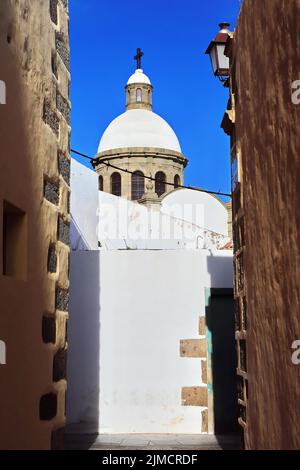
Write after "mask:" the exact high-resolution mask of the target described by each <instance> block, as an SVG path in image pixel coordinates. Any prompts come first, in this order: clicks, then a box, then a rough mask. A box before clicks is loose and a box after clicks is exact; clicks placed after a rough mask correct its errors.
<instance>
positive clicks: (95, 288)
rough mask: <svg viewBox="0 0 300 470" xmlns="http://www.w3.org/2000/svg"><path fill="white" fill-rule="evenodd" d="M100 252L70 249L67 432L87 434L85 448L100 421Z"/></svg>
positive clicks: (96, 430) (90, 441) (88, 444)
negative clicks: (88, 436) (88, 437)
mask: <svg viewBox="0 0 300 470" xmlns="http://www.w3.org/2000/svg"><path fill="white" fill-rule="evenodd" d="M99 256H100V252H99V251H72V252H71V259H70V263H71V277H70V282H71V289H70V319H69V325H68V330H69V335H68V338H69V339H68V345H69V351H68V392H67V428H66V432H67V434H80V433H81V434H89V435H90V437H91V439H87V442H86V445H87V448H88V447H89V446H90V445H91V443H92V441H93V440H94V439H93V436H96V435H97V433H98V423H99V376H100V371H99V367H100V365H99V364H100V357H99V356H100V349H99V348H100V343H99V331H100V313H99V312H100V287H99V286H100V273H99ZM67 440H68V438H67Z"/></svg>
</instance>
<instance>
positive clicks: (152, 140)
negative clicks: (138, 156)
mask: <svg viewBox="0 0 300 470" xmlns="http://www.w3.org/2000/svg"><path fill="white" fill-rule="evenodd" d="M128 147H152V148H153V147H154V148H163V149H166V150H175V151H176V152H181V147H180V144H179V141H178V139H177V137H176V134H175V132H174V131H173V129H172V128H171V127H170V126H169V124H168V123H167V122H166V121H165V120H164V119H163V118H161V117H160V116H158V114H155V113H153V112H152V111H148V110H146V109H131V110H129V111H126V112H125V113H123V114H121V115H120V116H118V117H117V118H116V119H114V120H113V121H112V122H111V123H110V125H109V126H108V127H107V129H106V131H105V132H104V134H103V136H102V139H101V140H100V144H99V148H98V153H100V152H105V151H106V150H113V149H118V148H128Z"/></svg>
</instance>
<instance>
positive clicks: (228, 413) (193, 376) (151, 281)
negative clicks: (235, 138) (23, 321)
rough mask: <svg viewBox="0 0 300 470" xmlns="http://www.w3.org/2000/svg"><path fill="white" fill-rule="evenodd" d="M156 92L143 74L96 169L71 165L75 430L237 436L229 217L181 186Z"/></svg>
mask: <svg viewBox="0 0 300 470" xmlns="http://www.w3.org/2000/svg"><path fill="white" fill-rule="evenodd" d="M152 89H153V87H152V84H151V82H150V79H149V78H148V77H147V76H146V75H145V74H144V73H143V71H142V70H141V69H140V64H138V68H137V70H136V72H135V73H134V74H133V75H132V76H131V77H130V79H129V80H128V83H127V85H126V112H125V113H123V114H122V115H121V116H119V117H117V118H116V119H115V120H114V121H113V122H112V123H111V124H110V125H109V126H108V128H107V130H106V131H105V132H104V134H103V136H102V138H101V141H100V145H99V149H98V153H97V155H96V157H95V160H94V168H95V170H96V171H95V170H92V169H90V168H87V167H86V166H84V165H82V164H81V163H79V162H77V161H76V160H72V169H71V188H72V193H71V218H72V224H71V261H70V281H71V290H70V308H69V310H70V318H69V325H68V334H69V339H68V345H69V346H68V394H67V416H68V424H69V426H72V425H73V424H76V425H80V426H82V429H83V431H84V430H85V429H88V430H89V432H91V431H93V432H99V433H105V434H106V433H109V434H113V433H143V434H145V433H177V434H179V433H188V434H198V433H201V432H202V433H207V432H209V433H214V432H227V431H230V430H233V429H231V428H232V427H233V422H234V413H235V409H234V406H235V405H234V403H235V394H234V392H233V391H232V390H233V388H234V385H233V382H234V377H235V371H234V366H235V364H234V360H235V359H234V357H235V351H234V341H231V340H232V339H233V337H234V319H233V318H234V316H233V307H232V306H233V293H232V289H233V272H232V271H233V268H232V250H231V248H230V247H231V240H230V235H229V234H230V231H229V228H228V227H229V225H230V221H229V220H228V217H229V213H228V209H227V207H226V205H225V204H224V203H223V202H222V201H221V200H219V199H218V198H217V197H215V196H213V195H211V194H207V193H205V192H201V191H193V190H190V189H183V188H180V186H182V185H183V182H184V168H185V166H186V164H187V159H186V157H185V156H184V155H183V154H182V151H181V147H180V143H179V140H178V138H177V136H176V134H175V133H174V131H173V130H172V129H171V127H170V126H169V124H167V123H166V121H165V120H163V119H162V118H161V117H160V116H158V115H157V114H155V113H153V111H152ZM147 177H150V178H151V179H147ZM170 183H172V184H173V185H171V184H170ZM232 348H233V349H232Z"/></svg>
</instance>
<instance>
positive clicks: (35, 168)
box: [0, 0, 70, 450]
mask: <svg viewBox="0 0 300 470" xmlns="http://www.w3.org/2000/svg"><path fill="white" fill-rule="evenodd" d="M51 3H52V4H53V5H52V14H54V17H55V11H54V9H53V8H54V5H55V4H57V12H56V13H57V16H58V18H59V22H58V23H59V25H56V24H55V22H53V21H52V19H53V18H54V17H53V16H50V1H48V0H47V1H46V0H34V1H32V0H1V2H0V79H1V80H3V81H5V83H6V87H7V104H6V105H4V106H0V123H1V125H0V142H1V148H0V299H1V305H0V310H1V315H0V337H1V340H3V341H5V343H6V348H7V358H6V359H7V360H6V365H3V366H1V369H0V398H1V406H0V448H1V449H42V450H43V449H49V448H50V447H51V445H52V447H55V448H57V447H59V446H60V447H61V437H62V434H63V433H62V431H61V429H62V428H63V426H64V422H65V409H64V408H65V389H66V382H65V380H64V377H63V379H62V380H59V381H57V382H56V383H53V375H54V366H55V365H56V363H57V360H56V361H55V360H54V358H55V357H56V356H55V354H56V352H57V351H60V350H61V349H65V348H66V335H65V330H66V328H65V326H66V321H67V312H64V311H58V310H56V308H55V290H56V285H57V286H59V288H60V289H63V291H61V292H67V290H68V287H69V278H68V256H69V248H68V246H67V245H66V244H65V243H62V242H60V241H58V240H57V225H58V224H57V220H58V215H59V214H61V215H62V217H64V220H65V221H68V220H69V215H68V202H67V201H68V195H69V187H68V185H67V184H66V183H65V181H64V180H63V177H62V176H60V175H59V170H58V167H57V154H58V150H60V151H61V152H64V153H65V154H66V155H67V154H68V147H69V133H70V128H69V126H68V123H67V122H66V121H65V119H64V116H63V115H61V113H60V112H59V110H57V109H56V91H57V88H59V90H60V93H62V94H63V96H64V97H65V98H66V97H67V96H68V88H69V80H70V76H69V72H68V71H67V69H66V67H65V65H64V63H63V62H62V61H61V60H60V57H59V54H58V51H56V50H55V32H56V29H59V30H62V31H64V32H65V38H66V43H65V48H66V49H68V47H69V46H68V37H67V31H68V14H67V12H66V10H65V5H66V2H63V3H62V2H61V1H58V2H51ZM53 54H54V55H55V56H56V57H57V74H58V77H59V80H57V79H56V78H55V76H54V75H53V73H52V67H51V58H52V57H53ZM45 103H46V104H47V105H48V106H49V109H50V108H51V113H50V114H49V112H48V111H49V110H47V112H46V115H45V106H44V104H45ZM49 116H55V120H54V121H55V125H54V128H52V125H51V123H52V121H51V119H50V120H49ZM44 181H48V182H52V181H55V182H56V183H57V188H58V187H59V190H58V189H57V190H56V189H54V187H53V186H51V184H50V183H49V184H48V186H46V189H47V190H46V192H44V190H45V187H44ZM46 196H47V197H48V199H47V197H46ZM49 199H50V200H51V202H49ZM3 201H8V202H10V203H11V204H13V205H14V206H15V207H17V208H19V209H20V210H22V211H24V213H25V214H26V220H27V234H26V242H25V246H26V249H25V250H23V251H22V257H23V258H24V259H26V263H25V264H26V265H27V269H26V274H25V276H24V280H22V281H18V280H17V279H16V278H15V277H13V276H7V275H3V274H2V273H3V269H2V266H3V263H4V260H3V250H2V243H3V214H2V213H3V207H4V205H3ZM53 202H54V204H53ZM65 241H67V240H65ZM53 246H55V256H57V263H54V264H55V266H54V265H53V263H52V265H51V269H50V266H49V265H48V259H49V247H53ZM20 262H21V260H20ZM48 269H49V270H48ZM49 271H51V272H49ZM54 271H55V272H54ZM65 297H67V294H66V295H65ZM64 306H67V303H66V301H65V302H64ZM62 375H63V374H62ZM53 394H54V395H55V397H56V399H54V400H53V399H52V398H53ZM47 407H49V408H48V409H46V408H47ZM54 414H55V416H54ZM51 443H52V444H51Z"/></svg>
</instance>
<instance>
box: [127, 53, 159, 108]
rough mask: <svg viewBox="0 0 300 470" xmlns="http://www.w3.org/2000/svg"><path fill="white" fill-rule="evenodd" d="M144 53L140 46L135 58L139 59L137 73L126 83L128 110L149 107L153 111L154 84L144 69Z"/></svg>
mask: <svg viewBox="0 0 300 470" xmlns="http://www.w3.org/2000/svg"><path fill="white" fill-rule="evenodd" d="M143 55H144V53H143V52H142V51H141V49H140V48H138V49H137V54H136V56H135V57H134V59H135V60H136V61H137V68H136V71H135V73H134V74H133V75H132V76H131V77H130V79H129V80H128V82H127V85H126V87H125V88H126V110H127V111H128V110H129V109H148V110H149V111H152V90H153V86H152V85H151V82H150V80H149V78H148V77H147V75H145V74H144V73H143V70H142V68H141V67H142V57H143Z"/></svg>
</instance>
